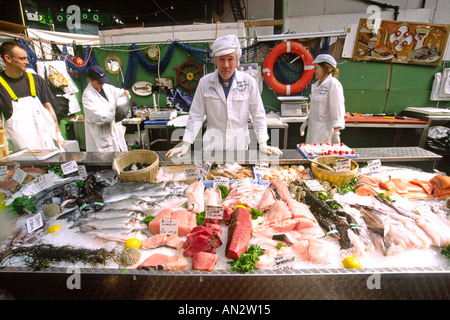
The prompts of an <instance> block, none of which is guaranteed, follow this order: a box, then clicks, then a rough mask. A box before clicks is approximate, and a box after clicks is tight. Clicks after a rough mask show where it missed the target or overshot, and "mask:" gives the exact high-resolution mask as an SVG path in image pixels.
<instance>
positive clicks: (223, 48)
mask: <svg viewBox="0 0 450 320" xmlns="http://www.w3.org/2000/svg"><path fill="white" fill-rule="evenodd" d="M211 49H212V52H213V54H214V56H215V64H216V65H217V70H216V71H214V72H212V73H210V74H207V75H205V76H204V77H203V78H201V79H200V81H199V84H198V86H197V89H196V92H195V95H194V99H193V101H192V105H191V108H190V111H189V119H188V122H187V126H186V131H185V134H184V137H183V143H182V145H181V146H180V147H176V148H173V149H171V150H169V151H168V152H167V154H166V156H167V157H172V155H174V154H178V156H179V157H181V156H183V155H184V154H186V152H187V151H188V150H189V147H190V145H191V144H192V143H193V142H194V140H195V137H196V136H197V134H198V132H199V131H200V130H201V129H202V125H203V121H204V118H205V116H206V120H207V128H206V132H205V134H204V135H203V149H204V150H246V149H248V146H249V142H250V138H249V130H248V119H249V116H251V117H252V120H253V126H254V129H255V132H256V137H257V140H258V143H259V150H260V151H261V152H263V153H266V154H272V153H273V154H277V155H281V154H282V152H281V151H280V149H278V148H276V147H270V146H268V145H267V140H268V139H269V136H268V134H267V122H266V113H265V110H264V106H263V103H262V100H261V96H260V94H259V91H258V85H257V83H256V81H255V79H254V78H252V77H251V76H250V75H248V74H246V73H244V72H242V71H239V70H237V69H236V68H237V66H238V65H239V57H240V55H241V48H240V43H239V39H238V38H237V36H236V35H227V36H223V37H219V38H217V39H216V40H215V41H214V43H213V45H212V46H211Z"/></svg>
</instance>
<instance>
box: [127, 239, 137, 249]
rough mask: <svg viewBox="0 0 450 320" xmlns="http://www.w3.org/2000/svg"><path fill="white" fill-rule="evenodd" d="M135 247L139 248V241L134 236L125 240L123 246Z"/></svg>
mask: <svg viewBox="0 0 450 320" xmlns="http://www.w3.org/2000/svg"><path fill="white" fill-rule="evenodd" d="M130 247H133V248H136V249H139V248H140V247H141V241H140V240H139V239H136V238H130V239H128V240H127V241H125V248H130Z"/></svg>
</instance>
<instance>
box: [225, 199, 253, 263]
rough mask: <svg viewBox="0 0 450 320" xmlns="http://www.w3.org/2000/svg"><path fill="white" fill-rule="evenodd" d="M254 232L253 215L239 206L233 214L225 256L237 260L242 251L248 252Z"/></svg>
mask: <svg viewBox="0 0 450 320" xmlns="http://www.w3.org/2000/svg"><path fill="white" fill-rule="evenodd" d="M251 234H252V215H251V213H250V212H249V211H248V210H246V209H244V208H241V207H239V208H237V209H236V210H234V212H233V214H232V215H231V221H230V227H229V229H228V240H227V247H226V254H225V256H226V257H227V258H228V259H233V260H237V259H238V258H239V256H240V255H241V253H244V252H247V249H248V244H249V242H250V238H251Z"/></svg>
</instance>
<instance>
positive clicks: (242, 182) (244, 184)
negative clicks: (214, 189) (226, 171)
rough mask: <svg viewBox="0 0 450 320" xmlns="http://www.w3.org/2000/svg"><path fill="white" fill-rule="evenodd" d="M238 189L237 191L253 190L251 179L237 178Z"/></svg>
mask: <svg viewBox="0 0 450 320" xmlns="http://www.w3.org/2000/svg"><path fill="white" fill-rule="evenodd" d="M236 190H237V193H243V192H249V191H251V190H252V187H251V185H250V180H248V179H237V180H236Z"/></svg>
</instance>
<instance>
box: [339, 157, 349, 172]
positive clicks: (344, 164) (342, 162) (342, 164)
mask: <svg viewBox="0 0 450 320" xmlns="http://www.w3.org/2000/svg"><path fill="white" fill-rule="evenodd" d="M350 170H352V165H351V161H350V159H336V172H342V171H350Z"/></svg>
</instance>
